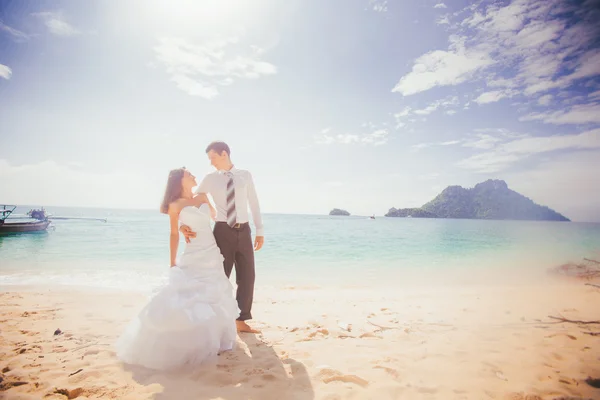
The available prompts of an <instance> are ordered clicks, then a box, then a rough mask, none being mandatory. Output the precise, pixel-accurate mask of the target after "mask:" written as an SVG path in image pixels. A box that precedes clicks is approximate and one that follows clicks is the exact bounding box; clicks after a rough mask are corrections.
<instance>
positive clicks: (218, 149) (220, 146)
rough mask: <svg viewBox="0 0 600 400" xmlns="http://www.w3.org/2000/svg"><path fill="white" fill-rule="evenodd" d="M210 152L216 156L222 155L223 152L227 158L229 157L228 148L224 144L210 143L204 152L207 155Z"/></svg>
mask: <svg viewBox="0 0 600 400" xmlns="http://www.w3.org/2000/svg"><path fill="white" fill-rule="evenodd" d="M211 150H212V151H214V152H215V153H217V154H218V155H221V154H223V152H226V153H227V155H228V156H230V155H231V150H229V146H227V143H225V142H212V143H211V144H209V145H208V146H207V147H206V152H207V153H208V152H209V151H211Z"/></svg>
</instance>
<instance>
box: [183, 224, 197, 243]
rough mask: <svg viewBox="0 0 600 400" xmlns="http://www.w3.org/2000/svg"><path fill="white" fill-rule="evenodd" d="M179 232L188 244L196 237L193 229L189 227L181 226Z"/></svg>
mask: <svg viewBox="0 0 600 400" xmlns="http://www.w3.org/2000/svg"><path fill="white" fill-rule="evenodd" d="M179 232H181V233H183V236H184V237H185V242H186V243H189V242H190V239H193V238H195V237H196V232H194V231H192V228H190V227H189V226H187V225H181V227H180V228H179Z"/></svg>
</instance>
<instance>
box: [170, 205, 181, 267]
mask: <svg viewBox="0 0 600 400" xmlns="http://www.w3.org/2000/svg"><path fill="white" fill-rule="evenodd" d="M169 223H170V225H171V234H170V235H169V249H170V253H169V254H170V257H171V264H170V266H171V267H174V266H175V262H176V260H177V248H178V247H179V207H177V206H175V205H173V204H172V205H170V206H169Z"/></svg>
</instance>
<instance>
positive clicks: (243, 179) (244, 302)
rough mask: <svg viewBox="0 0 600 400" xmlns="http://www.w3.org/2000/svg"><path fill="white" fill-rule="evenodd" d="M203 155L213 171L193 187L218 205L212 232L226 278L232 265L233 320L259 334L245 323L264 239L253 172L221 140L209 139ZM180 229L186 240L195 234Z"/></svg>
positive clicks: (248, 313) (248, 317)
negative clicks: (234, 158)
mask: <svg viewBox="0 0 600 400" xmlns="http://www.w3.org/2000/svg"><path fill="white" fill-rule="evenodd" d="M206 154H207V155H208V158H209V160H210V163H211V164H212V166H213V167H215V168H216V171H215V172H212V173H210V174H208V175H206V177H204V179H203V180H202V182H201V183H200V185H199V186H198V188H197V189H196V194H200V193H203V194H210V195H211V196H212V198H213V201H214V203H215V206H216V208H217V217H216V223H215V227H214V235H215V240H216V242H217V246H219V249H220V250H221V254H222V255H223V258H224V261H223V268H224V269H225V275H227V277H228V278H229V276H230V275H231V270H232V269H233V265H234V264H235V278H236V279H235V280H236V283H237V294H236V299H237V303H238V307H239V309H240V311H241V312H240V316H239V317H238V319H237V321H236V325H237V330H238V332H251V333H259V331H257V330H255V329H252V328H251V327H250V326H249V325H248V324H247V323H246V320H249V319H252V314H251V310H252V300H253V296H254V277H255V274H254V251H255V250H256V251H258V250H260V248H261V247H262V245H263V243H264V240H265V238H264V233H263V224H262V218H261V215H260V206H259V204H258V197H257V195H256V189H255V188H254V182H253V180H252V175H251V174H250V172H248V171H246V170H243V169H237V168H235V167H234V166H233V164H232V163H231V159H230V155H231V151H230V150H229V146H228V145H227V144H226V143H224V142H212V143H211V144H209V145H208V147H207V148H206ZM248 206H250V211H251V212H252V219H253V220H254V225H255V226H256V238H255V240H254V246H253V245H252V235H251V233H252V232H251V230H250V224H249V223H248V221H249V218H248ZM180 231H181V233H183V235H184V236H185V239H186V241H187V240H188V239H189V238H191V237H195V236H196V233H195V232H192V230H191V229H190V227H188V226H187V225H182V226H181V228H180Z"/></svg>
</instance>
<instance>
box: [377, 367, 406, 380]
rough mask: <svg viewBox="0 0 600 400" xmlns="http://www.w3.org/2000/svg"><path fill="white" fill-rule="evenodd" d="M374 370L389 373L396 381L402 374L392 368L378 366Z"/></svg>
mask: <svg viewBox="0 0 600 400" xmlns="http://www.w3.org/2000/svg"><path fill="white" fill-rule="evenodd" d="M373 368H379V369H382V370H384V371H385V372H387V373H388V374H389V375H391V376H392V377H393V378H394V379H396V380H399V379H400V374H399V373H398V371H397V370H396V369H394V368H390V367H386V366H383V365H376V366H374V367H373Z"/></svg>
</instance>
